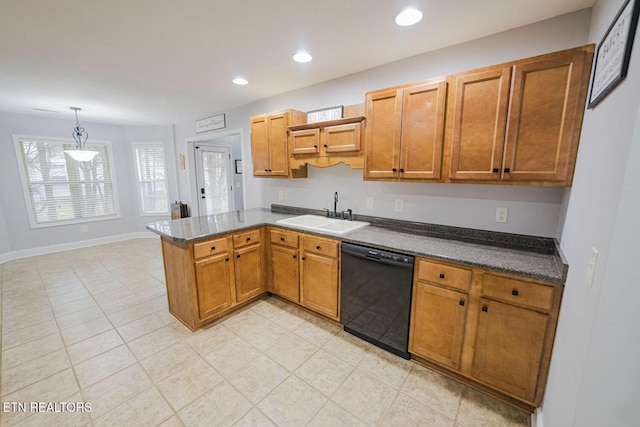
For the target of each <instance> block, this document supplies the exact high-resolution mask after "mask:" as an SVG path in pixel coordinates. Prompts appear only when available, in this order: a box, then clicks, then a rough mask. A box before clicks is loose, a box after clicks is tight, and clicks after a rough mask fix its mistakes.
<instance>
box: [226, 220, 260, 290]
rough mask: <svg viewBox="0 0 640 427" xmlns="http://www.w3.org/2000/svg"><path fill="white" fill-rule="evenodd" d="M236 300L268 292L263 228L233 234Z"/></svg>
mask: <svg viewBox="0 0 640 427" xmlns="http://www.w3.org/2000/svg"><path fill="white" fill-rule="evenodd" d="M233 246H234V251H233V262H234V267H235V290H236V301H237V302H242V301H245V300H248V299H250V298H253V297H255V296H257V295H261V294H263V293H265V292H266V290H267V289H266V286H265V269H264V250H263V244H262V229H260V230H253V231H249V232H247V233H242V234H237V235H234V236H233Z"/></svg>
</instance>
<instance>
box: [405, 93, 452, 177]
mask: <svg viewBox="0 0 640 427" xmlns="http://www.w3.org/2000/svg"><path fill="white" fill-rule="evenodd" d="M446 96H447V83H446V82H445V81H441V82H435V83H427V84H421V85H417V86H413V87H409V88H406V89H404V91H403V95H402V98H403V107H402V139H401V144H400V147H401V154H400V177H401V178H407V179H439V178H440V169H441V165H442V144H443V142H444V113H445V103H446V99H447V98H446Z"/></svg>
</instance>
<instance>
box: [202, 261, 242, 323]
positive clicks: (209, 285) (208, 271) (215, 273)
mask: <svg viewBox="0 0 640 427" xmlns="http://www.w3.org/2000/svg"><path fill="white" fill-rule="evenodd" d="M195 265H196V288H197V290H198V310H199V315H200V320H205V319H206V318H208V317H211V316H213V315H215V314H217V313H219V312H221V311H223V310H225V309H227V308H229V307H231V306H232V305H233V300H234V298H233V295H232V293H231V290H232V287H231V283H233V282H232V278H233V269H232V264H231V262H230V259H229V254H228V253H225V254H222V255H216V256H212V257H210V258H203V259H200V260H198V261H196V262H195Z"/></svg>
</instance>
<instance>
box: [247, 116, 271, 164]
mask: <svg viewBox="0 0 640 427" xmlns="http://www.w3.org/2000/svg"><path fill="white" fill-rule="evenodd" d="M251 154H252V158H253V175H254V176H266V175H269V130H268V128H267V116H266V114H261V115H259V116H253V117H251Z"/></svg>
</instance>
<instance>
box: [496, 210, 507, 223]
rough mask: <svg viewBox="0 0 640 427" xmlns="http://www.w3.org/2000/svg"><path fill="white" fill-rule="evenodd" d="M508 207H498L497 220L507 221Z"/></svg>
mask: <svg viewBox="0 0 640 427" xmlns="http://www.w3.org/2000/svg"><path fill="white" fill-rule="evenodd" d="M508 211H509V210H508V209H507V208H496V222H507V214H508Z"/></svg>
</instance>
